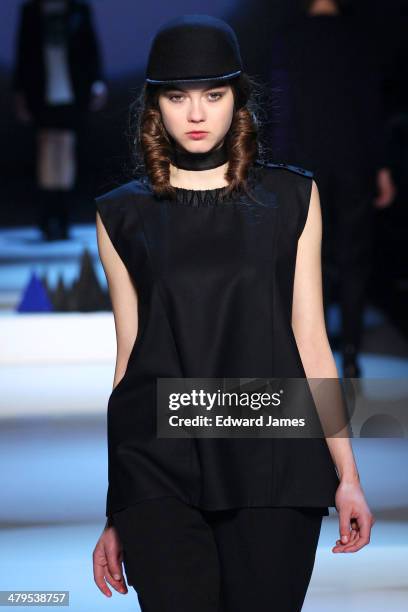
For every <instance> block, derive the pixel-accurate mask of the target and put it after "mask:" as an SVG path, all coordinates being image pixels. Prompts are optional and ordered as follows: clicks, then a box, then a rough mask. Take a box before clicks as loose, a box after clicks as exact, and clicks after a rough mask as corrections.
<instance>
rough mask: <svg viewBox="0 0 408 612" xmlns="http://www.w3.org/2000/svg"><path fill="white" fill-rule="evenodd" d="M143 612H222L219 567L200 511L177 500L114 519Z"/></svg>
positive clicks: (133, 508)
mask: <svg viewBox="0 0 408 612" xmlns="http://www.w3.org/2000/svg"><path fill="white" fill-rule="evenodd" d="M113 521H114V525H115V528H116V529H117V531H118V534H119V538H120V540H121V543H122V546H123V551H124V568H125V573H126V578H127V582H128V584H129V585H131V586H133V587H134V589H135V591H136V592H137V595H138V599H139V604H140V607H141V610H142V612H176V611H177V612H219V607H218V606H219V583H220V576H219V563H218V553H217V548H216V544H215V540H214V536H213V532H212V530H211V528H210V527H209V525H208V524H207V522H206V521H205V520H204V518H203V516H202V514H201V512H200V510H198V509H196V508H193V507H192V506H189V505H187V504H184V503H183V502H182V501H181V500H178V499H177V498H173V497H166V498H159V499H152V500H147V501H143V502H139V503H138V504H135V505H133V506H129V507H127V508H126V509H124V510H121V511H120V512H116V513H114V515H113Z"/></svg>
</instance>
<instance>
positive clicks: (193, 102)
mask: <svg viewBox="0 0 408 612" xmlns="http://www.w3.org/2000/svg"><path fill="white" fill-rule="evenodd" d="M187 119H188V121H194V122H197V121H205V109H204V107H203V104H202V101H201V98H200V97H198V98H195V97H192V98H191V99H190V104H189V107H188V112H187Z"/></svg>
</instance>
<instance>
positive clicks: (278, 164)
mask: <svg viewBox="0 0 408 612" xmlns="http://www.w3.org/2000/svg"><path fill="white" fill-rule="evenodd" d="M257 163H259V164H261V165H263V166H267V167H268V168H283V169H285V170H290V171H291V172H296V174H301V175H302V176H307V177H309V178H313V176H314V173H313V172H312V171H311V170H306V168H301V167H300V166H294V165H292V164H284V163H282V162H276V163H274V162H263V161H261V160H257Z"/></svg>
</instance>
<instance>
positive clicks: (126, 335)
mask: <svg viewBox="0 0 408 612" xmlns="http://www.w3.org/2000/svg"><path fill="white" fill-rule="evenodd" d="M96 235H97V241H98V251H99V257H100V259H101V262H102V266H103V269H104V271H105V275H106V279H107V282H108V287H109V295H110V298H111V302H112V309H113V315H114V320H115V329H116V343H117V352H116V367H115V375H114V382H113V388H115V387H116V385H117V384H119V382H120V380H121V379H122V377H123V376H124V374H125V371H126V368H127V364H128V361H129V357H130V353H131V351H132V348H133V345H134V342H135V340H136V336H137V328H138V316H137V294H136V290H135V287H134V285H133V283H132V280H131V278H130V276H129V273H128V271H127V268H126V266H125V264H124V263H123V261H122V260H121V258H120V257H119V255H118V253H117V251H116V250H115V248H114V246H113V244H112V242H111V240H110V238H109V235H108V233H107V231H106V228H105V226H104V224H103V222H102V219H101V217H100V215H99V212H97V213H96ZM122 562H123V547H122V543H121V541H120V539H119V534H118V533H117V530H116V529H115V527H114V525H113V520H112V517H111V516H109V517H108V519H107V521H106V525H105V527H104V530H103V532H102V535H101V536H100V538H99V539H98V542H97V544H96V546H95V548H94V551H93V572H94V581H95V583H96V585H97V586H98V588H99V589H100V591H101V592H102V593H103V594H104V595H105V596H106V597H111V596H112V591H111V590H110V589H109V586H108V585H110V586H111V587H113V588H114V589H115V590H116V591H118V592H119V593H123V594H126V593H127V592H128V589H127V585H126V583H125V579H124V576H123V571H122Z"/></svg>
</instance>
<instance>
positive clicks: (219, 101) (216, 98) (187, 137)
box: [158, 81, 234, 153]
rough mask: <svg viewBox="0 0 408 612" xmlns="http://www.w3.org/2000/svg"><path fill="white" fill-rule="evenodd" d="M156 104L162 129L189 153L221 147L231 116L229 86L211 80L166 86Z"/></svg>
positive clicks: (231, 107) (203, 151)
mask: <svg viewBox="0 0 408 612" xmlns="http://www.w3.org/2000/svg"><path fill="white" fill-rule="evenodd" d="M158 102H159V107H160V111H161V115H162V121H163V124H164V127H165V128H166V130H167V131H168V133H169V134H170V135H171V136H172V137H173V138H174V139H175V141H176V142H177V143H178V144H179V145H180V146H182V147H184V148H185V149H186V150H187V151H190V152H191V153H205V152H207V151H209V150H210V149H212V148H214V147H215V148H216V147H217V146H218V145H219V144H221V143H222V141H223V139H224V137H225V135H226V133H227V132H228V130H229V128H230V126H231V122H232V117H233V114H234V94H233V90H232V87H231V85H226V84H222V85H221V84H217V83H215V82H214V81H213V82H207V83H205V84H201V83H194V84H192V83H179V84H177V85H174V87H173V86H171V88H170V87H168V86H166V87H165V88H164V89H163V90H162V91H161V93H160V94H159V99H158ZM191 132H196V135H194V134H192V133H191ZM197 132H200V133H201V134H197Z"/></svg>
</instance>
